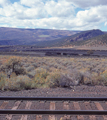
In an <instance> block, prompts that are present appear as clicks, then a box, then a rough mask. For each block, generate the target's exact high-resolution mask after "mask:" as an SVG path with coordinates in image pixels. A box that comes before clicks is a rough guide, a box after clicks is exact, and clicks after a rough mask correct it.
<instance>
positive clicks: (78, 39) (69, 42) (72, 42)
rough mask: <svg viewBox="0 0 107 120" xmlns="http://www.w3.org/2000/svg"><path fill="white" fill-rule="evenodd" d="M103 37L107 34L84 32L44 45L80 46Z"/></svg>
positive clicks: (93, 31) (95, 31)
mask: <svg viewBox="0 0 107 120" xmlns="http://www.w3.org/2000/svg"><path fill="white" fill-rule="evenodd" d="M101 35H105V33H104V32H102V31H101V30H98V29H97V30H88V31H82V32H80V33H77V34H74V35H72V36H69V37H64V38H62V39H57V40H54V41H51V43H50V42H49V41H48V42H46V43H44V45H45V46H80V45H85V44H87V40H89V39H91V40H93V38H95V37H97V39H98V38H99V37H100V36H101ZM91 42H92V41H91ZM96 44H97V43H96Z"/></svg>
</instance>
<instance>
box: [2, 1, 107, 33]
mask: <svg viewBox="0 0 107 120" xmlns="http://www.w3.org/2000/svg"><path fill="white" fill-rule="evenodd" d="M106 11H107V0H93V1H91V0H0V27H14V28H33V29H35V28H45V29H60V30H90V29H101V30H103V31H107V13H106Z"/></svg>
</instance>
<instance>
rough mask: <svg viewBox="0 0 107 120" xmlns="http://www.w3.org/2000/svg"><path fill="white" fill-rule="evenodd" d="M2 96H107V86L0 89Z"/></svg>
mask: <svg viewBox="0 0 107 120" xmlns="http://www.w3.org/2000/svg"><path fill="white" fill-rule="evenodd" d="M0 96H26V97H27V96H28V97H41V96H42V97H107V86H87V85H80V86H72V87H70V88H44V89H40V88H39V89H32V90H21V91H0Z"/></svg>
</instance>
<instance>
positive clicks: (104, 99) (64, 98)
mask: <svg viewBox="0 0 107 120" xmlns="http://www.w3.org/2000/svg"><path fill="white" fill-rule="evenodd" d="M0 100H41V101H42V100H46V101H67V100H70V101H107V97H95V98H94V97H86V98H84V97H0Z"/></svg>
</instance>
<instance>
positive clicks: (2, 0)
mask: <svg viewBox="0 0 107 120" xmlns="http://www.w3.org/2000/svg"><path fill="white" fill-rule="evenodd" d="M7 4H9V1H8V0H0V6H5V5H7Z"/></svg>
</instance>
